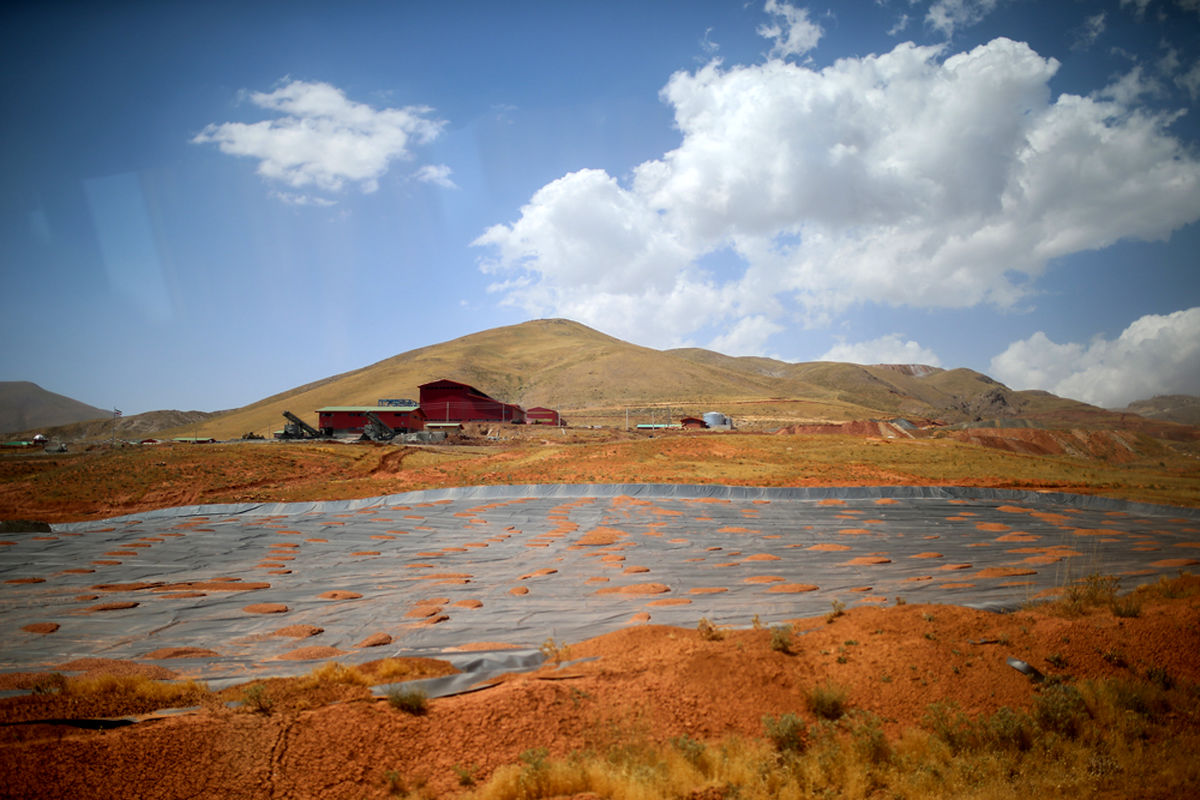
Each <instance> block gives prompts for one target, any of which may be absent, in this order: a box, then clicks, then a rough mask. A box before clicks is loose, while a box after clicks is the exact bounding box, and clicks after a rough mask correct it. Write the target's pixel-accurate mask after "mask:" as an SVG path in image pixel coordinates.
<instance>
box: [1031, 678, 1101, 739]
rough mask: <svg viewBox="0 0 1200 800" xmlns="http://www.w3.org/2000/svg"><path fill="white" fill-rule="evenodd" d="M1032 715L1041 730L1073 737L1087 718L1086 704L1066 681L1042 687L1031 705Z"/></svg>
mask: <svg viewBox="0 0 1200 800" xmlns="http://www.w3.org/2000/svg"><path fill="white" fill-rule="evenodd" d="M1033 717H1034V719H1035V720H1037V724H1038V725H1039V726H1040V727H1041V728H1042V730H1046V731H1052V732H1054V733H1058V734H1061V735H1063V736H1066V737H1067V738H1069V739H1074V738H1075V737H1076V736H1078V735H1079V730H1080V728H1081V727H1082V725H1083V722H1084V720H1086V719H1087V717H1088V713H1087V705H1086V704H1085V703H1084V701H1083V696H1082V695H1081V694H1080V693H1079V690H1078V689H1076V688H1075V687H1074V686H1072V685H1070V684H1067V683H1058V684H1053V685H1049V686H1047V687H1046V688H1044V689H1043V690H1042V691H1041V692H1040V693H1039V694H1038V697H1037V700H1036V701H1035V703H1034V707H1033Z"/></svg>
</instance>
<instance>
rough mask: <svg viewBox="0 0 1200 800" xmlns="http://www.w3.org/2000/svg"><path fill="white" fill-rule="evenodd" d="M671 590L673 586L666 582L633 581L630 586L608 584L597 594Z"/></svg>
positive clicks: (628, 593) (633, 593) (631, 593)
mask: <svg viewBox="0 0 1200 800" xmlns="http://www.w3.org/2000/svg"><path fill="white" fill-rule="evenodd" d="M669 591H671V587H670V586H667V585H666V584H665V583H633V584H630V585H628V586H608V587H605V588H604V589H599V590H597V591H596V594H601V595H611V594H620V595H634V596H636V595H647V594H663V593H665V592H669Z"/></svg>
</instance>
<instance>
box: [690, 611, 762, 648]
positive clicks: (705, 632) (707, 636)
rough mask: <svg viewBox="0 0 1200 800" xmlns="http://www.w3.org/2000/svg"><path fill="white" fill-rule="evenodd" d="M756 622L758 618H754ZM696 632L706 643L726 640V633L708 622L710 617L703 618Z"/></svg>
mask: <svg viewBox="0 0 1200 800" xmlns="http://www.w3.org/2000/svg"><path fill="white" fill-rule="evenodd" d="M754 618H755V619H756V620H757V619H758V616H757V615H755V617H754ZM696 632H697V633H699V634H700V638H701V639H703V640H704V641H706V642H719V641H721V640H722V639H724V638H725V632H724V631H722V630H721V629H720V628H718V627H717V626H716V625H713V624H712V623H711V622H709V621H708V617H701V618H700V621H699V622H698V623H696Z"/></svg>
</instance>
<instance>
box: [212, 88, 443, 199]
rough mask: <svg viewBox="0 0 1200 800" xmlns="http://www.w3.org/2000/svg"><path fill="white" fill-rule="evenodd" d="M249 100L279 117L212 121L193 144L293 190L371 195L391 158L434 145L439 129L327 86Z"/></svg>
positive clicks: (424, 113)
mask: <svg viewBox="0 0 1200 800" xmlns="http://www.w3.org/2000/svg"><path fill="white" fill-rule="evenodd" d="M247 97H248V99H249V100H250V102H252V103H253V104H254V105H256V106H258V107H260V108H264V109H268V110H271V111H277V112H280V114H281V116H279V117H277V118H276V119H273V120H264V121H262V122H255V123H243V122H224V123H220V124H216V123H214V124H211V125H208V126H206V127H205V128H204V130H203V131H201V132H200V133H199V134H197V135H196V136H195V137H193V138H192V142H193V143H195V144H216V145H217V147H219V148H220V150H221V152H223V153H228V154H229V155H235V156H247V157H250V158H255V159H258V161H259V164H258V170H257V171H258V174H259V175H262V176H263V177H264V178H267V179H269V180H271V181H276V182H279V183H282V184H284V185H286V186H288V187H291V188H292V189H301V188H306V187H312V188H314V189H317V190H321V191H339V190H341V189H342V188H343V186H344V185H345V184H346V183H347V182H350V183H355V184H357V185H358V187H359V188H360V189H361V190H362V191H364V192H373V191H375V190H376V189H377V188H378V187H379V178H380V177H381V176H382V175H383V174H384V173H385V172H387V170H388V165H389V163H390V162H391V161H392V160H394V159H397V158H401V159H407V158H410V157H411V156H412V150H411V148H412V147H413V145H415V144H425V143H428V142H430V141H432V140H433V139H435V138H436V137H437V136H438V134H439V133H440V132H441V129H442V126H443V125H444V123H443V122H441V121H438V120H433V119H430V118H429V117H428V115H429V114H430V112H431V111H432V109H430V108H426V107H424V106H407V107H405V108H385V109H375V108H372V107H371V106H368V105H366V104H363V103H356V102H354V101H352V100H349V99H347V98H346V95H345V94H344V93H343V92H342V90H341V89H338V88H336V87H334V86H331V85H329V84H327V83H308V82H305V81H291V82H290V83H288V84H286V85H284V86H282V87H280V88H279V89H276V90H275V91H273V92H269V93H264V92H252V93H250V94H248V95H247ZM280 196H281V197H282V196H283V195H280ZM297 196H299V195H297Z"/></svg>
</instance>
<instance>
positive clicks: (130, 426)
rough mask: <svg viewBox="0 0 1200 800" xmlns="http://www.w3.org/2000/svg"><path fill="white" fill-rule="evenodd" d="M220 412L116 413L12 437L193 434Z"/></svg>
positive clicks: (127, 438) (105, 437) (65, 439)
mask: <svg viewBox="0 0 1200 800" xmlns="http://www.w3.org/2000/svg"><path fill="white" fill-rule="evenodd" d="M221 413H223V412H220V411H218V412H215V413H210V412H207V411H173V410H172V411H147V412H145V413H143V414H131V415H130V416H127V417H117V418H116V419H115V420H114V419H113V418H112V415H111V414H110V415H109V416H108V417H106V418H101V419H91V420H85V421H83V422H72V423H69V424H67V425H53V426H51V427H40V428H37V429H36V430H27V431H21V432H20V433H18V434H17V435H15V436H14V437H13V438H19V439H28V438H31V437H32V436H33V435H34V434H35V433H41V434H43V435H44V436H46V437H47V438H49V439H50V440H52V441H62V442H103V441H107V440H110V439H120V440H121V441H139V440H141V439H144V438H147V437H152V436H157V435H158V434H160V433H161V432H162V431H165V430H174V431H176V432H177V433H176V434H175V435H177V436H192V435H194V434H193V431H195V430H197V429H198V426H199V425H200V424H201V423H203V422H205V421H206V420H209V419H211V418H212V417H215V416H218V415H220V414H221Z"/></svg>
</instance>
